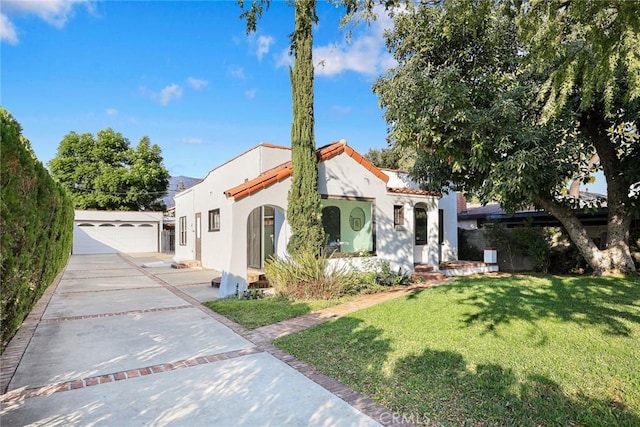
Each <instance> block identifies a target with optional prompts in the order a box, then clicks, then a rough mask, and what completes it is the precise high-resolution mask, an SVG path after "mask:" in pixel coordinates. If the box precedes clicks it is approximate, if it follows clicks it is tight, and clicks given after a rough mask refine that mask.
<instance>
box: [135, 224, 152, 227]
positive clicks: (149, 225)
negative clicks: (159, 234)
mask: <svg viewBox="0 0 640 427" xmlns="http://www.w3.org/2000/svg"><path fill="white" fill-rule="evenodd" d="M138 227H153V225H151V224H140V225H139V226H138Z"/></svg>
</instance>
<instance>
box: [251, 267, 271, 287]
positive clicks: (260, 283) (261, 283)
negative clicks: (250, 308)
mask: <svg viewBox="0 0 640 427" xmlns="http://www.w3.org/2000/svg"><path fill="white" fill-rule="evenodd" d="M247 284H248V285H249V287H250V288H257V289H264V288H269V287H271V285H270V284H269V281H268V280H267V276H265V274H264V271H262V270H254V269H249V271H247Z"/></svg>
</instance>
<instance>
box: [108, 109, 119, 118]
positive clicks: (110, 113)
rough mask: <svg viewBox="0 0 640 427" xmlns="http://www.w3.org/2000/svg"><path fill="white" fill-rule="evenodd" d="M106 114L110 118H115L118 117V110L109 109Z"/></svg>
mask: <svg viewBox="0 0 640 427" xmlns="http://www.w3.org/2000/svg"><path fill="white" fill-rule="evenodd" d="M106 113H107V116H109V117H115V116H117V115H118V110H116V109H115V108H107V111H106Z"/></svg>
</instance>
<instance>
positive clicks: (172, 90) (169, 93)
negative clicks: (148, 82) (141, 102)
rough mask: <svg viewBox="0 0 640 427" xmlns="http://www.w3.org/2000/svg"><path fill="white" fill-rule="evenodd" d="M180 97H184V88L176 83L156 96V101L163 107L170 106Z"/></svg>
mask: <svg viewBox="0 0 640 427" xmlns="http://www.w3.org/2000/svg"><path fill="white" fill-rule="evenodd" d="M180 97H182V88H181V87H180V86H179V85H177V84H175V83H173V84H171V85H169V86H167V87H165V88H164V89H162V90H161V91H160V93H158V94H156V95H155V98H156V100H157V101H158V102H159V103H160V104H161V105H168V104H169V102H171V101H173V100H174V99H178V98H180Z"/></svg>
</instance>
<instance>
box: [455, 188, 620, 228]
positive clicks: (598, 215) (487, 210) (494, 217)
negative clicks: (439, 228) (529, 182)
mask: <svg viewBox="0 0 640 427" xmlns="http://www.w3.org/2000/svg"><path fill="white" fill-rule="evenodd" d="M598 200H599V201H602V200H604V202H603V203H602V206H601V207H597V208H596V207H591V208H585V209H582V210H580V211H578V213H577V216H578V219H580V221H581V222H582V224H583V225H584V226H587V227H589V226H591V227H595V226H603V225H607V212H608V210H607V207H606V196H603V195H602V194H596V193H589V192H586V191H581V192H580V203H581V205H584V206H589V205H591V204H593V203H594V202H595V201H598ZM525 221H530V222H531V223H532V225H534V226H545V227H560V226H561V224H560V222H559V221H558V220H557V219H556V218H555V217H554V216H553V215H551V214H548V213H547V212H545V211H544V210H542V209H535V208H529V209H522V210H519V211H517V212H514V213H507V212H505V211H504V209H502V207H501V206H500V204H499V203H487V204H486V205H479V204H467V202H466V200H465V199H464V196H462V194H460V193H458V227H460V228H462V229H464V230H476V229H480V228H483V227H484V225H485V224H486V223H501V224H504V225H505V227H507V228H512V227H518V226H522V225H524V223H525Z"/></svg>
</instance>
